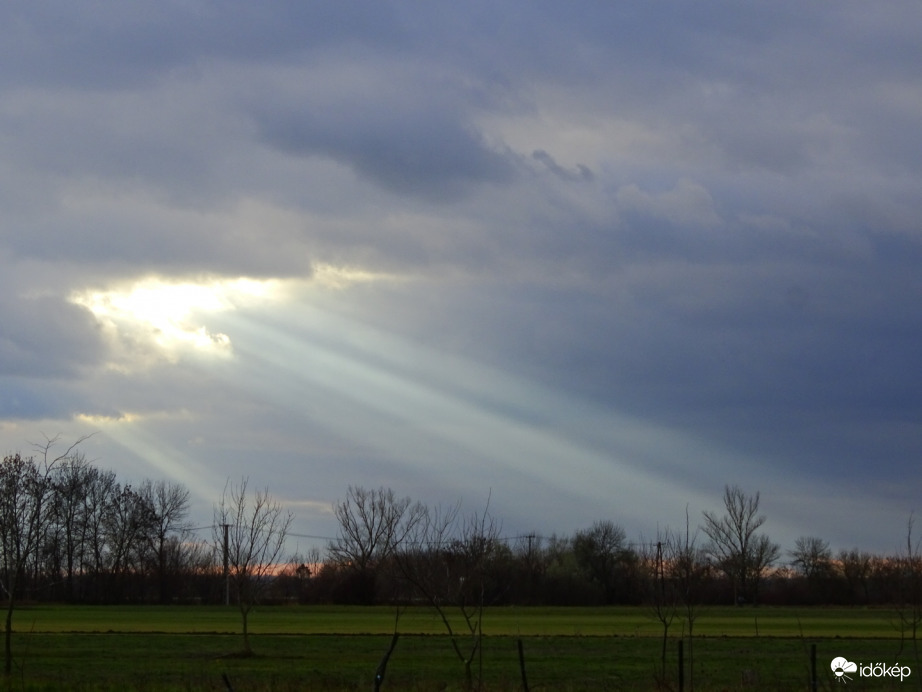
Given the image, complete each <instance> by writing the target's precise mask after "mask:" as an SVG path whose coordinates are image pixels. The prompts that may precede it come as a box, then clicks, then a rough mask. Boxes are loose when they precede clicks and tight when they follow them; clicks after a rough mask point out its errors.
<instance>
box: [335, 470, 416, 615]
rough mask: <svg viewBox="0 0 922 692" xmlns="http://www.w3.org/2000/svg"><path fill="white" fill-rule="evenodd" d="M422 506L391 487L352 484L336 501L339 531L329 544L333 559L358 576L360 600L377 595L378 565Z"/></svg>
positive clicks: (410, 527) (371, 599)
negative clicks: (374, 487)
mask: <svg viewBox="0 0 922 692" xmlns="http://www.w3.org/2000/svg"><path fill="white" fill-rule="evenodd" d="M423 512H424V510H423V507H422V505H420V504H419V503H416V504H411V501H410V498H409V497H402V498H398V497H396V496H395V495H394V491H393V490H391V489H389V488H388V489H385V488H378V489H377V490H366V489H365V488H362V487H359V486H351V485H350V486H349V489H348V491H347V493H346V499H345V500H343V501H342V502H338V503H336V504H334V505H333V514H334V515H335V516H336V519H337V521H338V522H339V535H338V536H337V537H336V539H334V540H333V541H331V542H330V544H329V546H328V547H327V552H328V553H329V555H330V557H331V559H332V560H333V561H334V562H336V563H338V564H339V565H340V566H342V567H343V568H345V569H347V570H349V571H351V572H352V573H353V574H354V575H355V576H356V578H357V580H358V594H357V596H358V600H359V601H360V602H361V603H364V604H371V603H373V602H374V599H375V592H376V582H377V571H378V567H379V566H380V565H381V564H382V563H383V562H385V561H386V560H387V559H388V558H389V557H390V556H391V554H392V553H393V552H394V550H395V549H396V548H397V547H398V546H399V545H400V544H401V542H402V541H403V540H404V539H405V538H406V536H407V534H408V533H410V532H411V531H412V530H413V527H414V526H415V525H416V523H417V522H419V521H420V519H421V518H422V515H423Z"/></svg>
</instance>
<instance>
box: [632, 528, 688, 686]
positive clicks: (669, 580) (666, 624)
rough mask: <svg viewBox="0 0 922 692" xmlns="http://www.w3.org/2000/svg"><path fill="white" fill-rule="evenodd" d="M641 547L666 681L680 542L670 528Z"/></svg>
mask: <svg viewBox="0 0 922 692" xmlns="http://www.w3.org/2000/svg"><path fill="white" fill-rule="evenodd" d="M641 545H642V548H641V553H640V559H641V564H642V565H643V567H644V568H645V570H646V572H647V574H646V582H647V583H646V586H647V588H646V589H645V591H646V599H645V600H646V601H647V605H648V607H649V610H650V613H651V615H652V616H653V617H654V618H655V619H656V620H657V621H658V622H659V624H660V625H661V626H662V628H663V641H662V647H661V650H660V671H659V673H658V675H659V676H661V677H662V679H664V680H665V676H666V645H667V643H668V641H669V628H670V627H671V626H672V622H673V620H675V617H676V613H677V612H678V609H679V593H678V590H677V583H676V580H675V579H674V576H673V570H674V568H675V558H676V554H677V552H678V548H679V539H678V537H677V536H676V535H675V534H674V533H673V532H672V531H670V530H669V529H668V528H667V529H657V531H656V541H654V542H649V543H648V542H643V541H642V542H641Z"/></svg>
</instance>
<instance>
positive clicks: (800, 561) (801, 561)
mask: <svg viewBox="0 0 922 692" xmlns="http://www.w3.org/2000/svg"><path fill="white" fill-rule="evenodd" d="M789 554H790V556H791V558H792V559H791V564H792V565H793V566H794V567H795V568H796V569H797V570H798V571H799V572H800V573H801V574H802V575H804V576H805V577H806V578H807V579H808V580H813V579H816V578H818V577H822V576H825V575H827V574H829V572H830V570H831V569H832V551H831V550H830V549H829V543H827V542H826V541H824V540H823V539H822V538H818V537H817V536H801V537H800V538H798V539H797V540H796V541H794V550H792V551H790V553H789Z"/></svg>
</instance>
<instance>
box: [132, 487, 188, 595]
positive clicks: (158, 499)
mask: <svg viewBox="0 0 922 692" xmlns="http://www.w3.org/2000/svg"><path fill="white" fill-rule="evenodd" d="M139 493H140V495H141V497H142V498H144V501H145V503H146V504H147V506H148V507H149V508H150V511H151V525H150V529H151V530H150V531H149V532H148V534H147V542H148V545H149V548H150V550H151V552H152V555H153V559H154V563H155V569H156V573H157V587H158V593H159V600H160V602H161V603H166V602H167V597H168V595H169V588H168V585H167V576H168V573H169V567H170V562H171V560H170V557H171V556H172V557H176V554H177V550H181V547H182V544H183V541H184V540H185V539H186V538H187V537H188V534H189V529H190V528H191V525H190V524H189V523H188V521H187V520H186V517H187V515H188V514H189V491H188V490H187V489H186V488H185V487H184V486H182V485H180V484H178V483H170V482H167V481H157V482H153V481H150V480H147V481H145V482H144V483H142V485H141V489H140V491H139ZM171 539H173V540H171ZM172 562H173V563H174V564H175V562H176V561H175V560H173V561H172Z"/></svg>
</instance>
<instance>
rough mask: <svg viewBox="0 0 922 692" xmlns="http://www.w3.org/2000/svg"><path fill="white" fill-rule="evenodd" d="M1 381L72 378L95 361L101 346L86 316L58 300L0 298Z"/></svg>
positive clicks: (93, 322) (96, 328)
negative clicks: (16, 378) (15, 377)
mask: <svg viewBox="0 0 922 692" xmlns="http://www.w3.org/2000/svg"><path fill="white" fill-rule="evenodd" d="M0 314H2V315H3V332H2V336H0V377H8V376H12V375H15V376H17V377H24V378H37V379H44V378H65V379H67V378H72V377H74V376H76V375H77V373H78V372H79V370H80V368H82V367H85V366H92V365H96V364H97V363H98V358H99V355H98V353H99V350H100V347H101V346H102V344H103V339H102V335H101V334H100V330H99V326H98V325H97V323H96V320H95V319H94V318H93V316H92V315H91V314H90V312H89V311H88V310H86V309H84V308H82V307H79V306H77V305H73V304H71V303H69V302H66V301H64V300H62V299H60V298H56V297H41V296H39V297H34V298H33V297H28V296H19V297H15V296H14V295H10V294H7V295H5V296H4V297H3V298H2V299H0Z"/></svg>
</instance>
